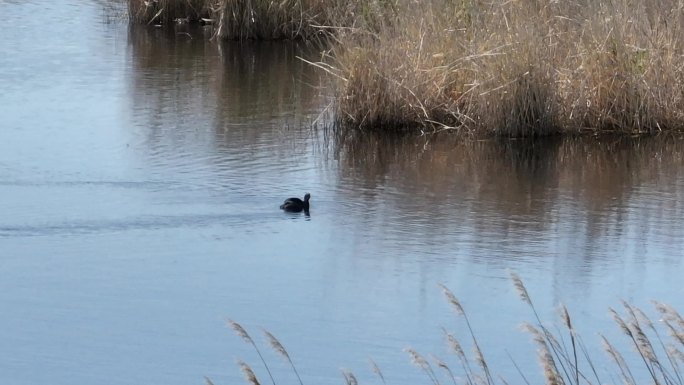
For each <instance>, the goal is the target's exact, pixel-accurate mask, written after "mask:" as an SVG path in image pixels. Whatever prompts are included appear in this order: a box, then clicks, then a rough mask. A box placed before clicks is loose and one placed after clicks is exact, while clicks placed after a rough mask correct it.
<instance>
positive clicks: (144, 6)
mask: <svg viewBox="0 0 684 385" xmlns="http://www.w3.org/2000/svg"><path fill="white" fill-rule="evenodd" d="M220 5H221V4H220V0H128V16H129V19H130V20H131V21H132V22H134V23H136V24H163V25H172V24H173V23H176V22H198V21H200V20H202V19H205V20H210V19H213V18H214V17H215V16H216V15H217V13H218V11H219V9H220Z"/></svg>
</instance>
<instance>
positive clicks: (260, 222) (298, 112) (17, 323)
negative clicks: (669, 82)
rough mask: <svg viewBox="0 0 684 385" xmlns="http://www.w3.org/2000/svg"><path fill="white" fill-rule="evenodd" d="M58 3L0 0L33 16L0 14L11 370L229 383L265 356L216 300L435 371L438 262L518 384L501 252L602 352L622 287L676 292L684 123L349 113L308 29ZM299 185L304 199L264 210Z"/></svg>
mask: <svg viewBox="0 0 684 385" xmlns="http://www.w3.org/2000/svg"><path fill="white" fill-rule="evenodd" d="M67 3H68V5H69V6H68V7H66V6H63V5H61V3H60V5H55V4H56V3H53V2H47V1H44V0H36V1H31V2H10V3H8V2H0V14H2V15H3V16H5V17H6V18H7V19H8V20H21V21H22V22H21V23H17V24H13V25H12V26H11V27H8V28H6V36H4V37H5V38H3V39H0V53H9V54H7V55H4V54H0V89H2V90H3V92H0V115H2V117H3V121H2V123H1V127H0V213H2V214H3V215H2V216H1V217H0V276H1V277H2V279H0V309H2V311H3V317H0V341H2V344H0V380H2V381H4V382H6V383H11V384H14V385H23V384H37V383H49V384H71V383H74V382H80V383H107V384H113V385H118V384H141V383H152V384H157V383H164V384H188V383H197V382H199V381H201V380H202V378H203V376H209V377H211V378H212V379H213V380H214V382H215V383H241V382H242V379H240V374H239V371H238V369H237V368H234V367H233V366H232V365H231V357H233V356H239V357H242V358H243V359H245V360H246V361H248V362H250V363H251V364H254V367H255V370H257V374H258V375H259V376H260V378H261V379H262V380H263V379H264V378H266V376H267V375H266V374H265V373H263V370H262V369H260V367H259V366H258V365H256V364H255V363H258V362H259V361H258V357H255V353H254V351H253V350H251V348H250V347H249V346H245V345H243V344H242V343H241V341H239V340H238V339H236V338H233V337H234V336H232V335H231V333H230V331H229V330H227V329H226V328H225V327H224V322H223V320H224V319H225V318H226V317H231V318H233V319H235V320H237V321H239V322H241V323H243V324H244V325H245V326H246V327H248V328H249V330H250V331H252V332H254V333H255V337H256V333H258V330H259V329H258V328H257V327H258V326H263V327H265V328H267V329H269V330H270V331H272V332H274V333H275V334H276V335H277V336H278V337H279V338H280V339H281V341H282V342H283V343H284V344H285V345H286V346H287V347H288V349H289V352H290V354H291V355H292V356H293V358H294V359H295V363H296V364H297V366H298V369H300V372H301V374H302V375H303V377H304V382H305V383H336V382H339V381H341V377H340V376H339V374H338V373H339V370H338V369H339V367H347V368H350V369H352V370H354V371H355V373H357V374H358V375H359V377H361V378H369V377H371V376H372V374H371V373H368V372H367V371H364V370H365V369H364V368H366V367H367V364H366V359H367V357H369V356H371V357H373V358H374V360H375V361H376V362H378V364H379V365H380V366H381V368H382V369H383V372H384V373H385V376H386V378H387V382H388V383H419V382H425V380H426V378H424V376H423V375H422V374H421V373H420V372H418V371H417V370H415V369H414V368H412V367H411V366H410V365H409V364H408V363H407V361H408V360H407V358H406V357H405V356H404V355H403V353H402V352H401V349H402V348H404V347H406V346H413V347H415V348H417V349H418V350H419V351H420V352H422V353H435V354H437V355H441V356H447V355H448V353H447V352H446V350H445V348H444V343H443V340H442V339H441V336H440V332H439V330H440V329H439V328H440V327H441V326H445V325H447V326H448V327H449V328H450V329H453V330H454V331H455V332H456V333H457V334H459V335H461V336H464V334H463V332H465V330H464V328H463V325H462V324H460V323H459V322H458V320H455V319H454V318H453V317H452V316H451V314H450V313H449V312H448V310H447V306H446V304H445V302H444V301H443V299H442V298H441V297H440V294H439V289H438V288H437V284H438V283H444V284H445V285H447V286H448V287H450V288H451V289H452V290H454V292H455V293H456V295H457V296H458V297H459V298H460V300H461V301H462V303H463V304H464V306H465V307H466V308H467V310H468V311H469V315H470V317H471V320H472V322H473V325H474V326H475V331H476V333H477V335H478V337H479V338H480V340H481V344H482V346H483V348H484V350H485V353H486V354H487V358H488V359H489V360H490V364H491V366H492V367H495V368H494V369H495V371H497V372H499V373H501V374H504V375H506V376H507V378H508V379H510V381H509V383H516V379H517V378H518V377H517V374H516V370H515V368H513V367H511V366H512V365H511V364H510V359H509V358H508V356H507V354H506V353H505V351H504V350H503V349H504V348H505V349H507V350H508V352H509V353H510V354H511V355H512V356H514V358H515V359H516V362H517V363H518V364H519V365H521V366H522V368H523V369H524V370H525V371H526V373H530V375H529V376H530V377H533V376H534V375H535V373H539V372H540V370H539V368H537V367H536V363H535V362H536V358H534V357H536V353H535V352H534V349H533V348H532V347H531V346H530V344H529V343H528V342H527V337H526V336H524V335H521V334H520V333H519V332H517V331H516V329H515V328H516V325H518V324H519V323H520V322H521V321H525V320H527V321H529V320H530V315H529V314H528V312H527V309H526V308H525V307H524V306H520V305H519V303H518V302H517V300H516V298H515V295H514V294H513V293H512V292H511V284H510V283H509V282H508V280H507V279H506V277H507V272H506V269H509V268H510V269H514V270H516V271H518V272H519V273H520V274H521V275H522V276H523V278H525V280H526V283H527V284H528V289H529V291H530V293H531V294H532V296H533V297H534V298H535V302H536V303H537V306H538V309H539V310H540V313H541V316H542V317H544V318H551V317H553V315H554V314H553V309H554V306H556V305H557V303H559V302H564V303H567V304H568V305H569V307H570V310H571V311H572V312H573V316H574V317H575V318H574V323H576V326H577V328H578V330H582V329H583V325H584V329H585V330H586V329H589V330H588V333H586V334H585V342H586V343H587V345H589V348H590V350H591V351H596V352H597V353H596V355H600V353H599V352H600V347H598V346H595V347H592V341H591V340H592V339H593V336H594V335H595V333H597V332H605V333H607V334H610V330H613V329H614V326H613V325H612V324H611V322H610V318H609V317H608V316H607V315H606V309H607V308H608V306H615V305H616V303H617V301H618V300H619V299H627V300H629V301H633V302H634V303H635V304H637V305H642V306H643V305H646V304H647V300H649V299H652V298H656V299H659V300H662V301H664V302H670V303H672V304H673V305H675V306H676V307H679V308H681V307H682V306H684V303H682V298H684V287H683V286H682V284H681V283H680V281H681V276H682V274H684V267H683V264H682V261H681V258H682V248H683V246H684V245H683V244H682V242H683V241H682V222H681V218H682V217H683V214H684V212H683V210H684V209H683V207H682V205H683V203H682V201H683V200H684V199H683V198H684V196H683V194H684V175H682V172H683V171H682V170H683V168H682V166H683V164H682V163H683V162H684V157H683V154H684V140H682V139H679V138H674V137H660V138H651V139H646V138H643V139H639V138H611V137H603V138H580V139H550V140H544V141H534V142H528V141H497V140H484V141H474V140H470V139H465V140H464V139H463V138H455V137H453V136H448V135H445V136H431V137H412V136H403V137H397V136H389V137H388V136H378V135H376V134H371V133H351V132H346V133H344V134H342V133H339V132H335V130H333V129H323V128H321V126H323V125H324V124H322V123H324V121H321V120H317V119H319V115H321V113H322V112H323V111H324V109H325V107H326V106H327V105H328V103H329V100H328V99H327V97H326V90H325V89H324V88H321V85H325V79H322V78H321V74H320V73H319V72H317V71H316V70H315V69H314V68H313V67H311V66H308V65H306V64H305V63H304V62H303V61H301V60H299V59H298V58H297V57H304V58H306V59H307V60H316V59H317V58H318V57H319V52H320V48H316V47H310V46H302V45H297V44H291V43H278V44H276V43H267V44H255V43H242V44H240V43H232V44H217V43H216V42H213V41H211V40H210V36H211V33H212V31H211V30H210V29H204V28H199V29H192V28H189V27H187V26H183V25H181V26H177V27H176V28H175V29H173V30H161V29H155V28H147V27H134V28H128V27H127V26H126V25H125V23H119V24H117V23H107V24H103V23H102V22H101V21H102V18H101V17H100V16H101V11H102V9H101V8H102V4H103V3H102V2H100V3H97V4H99V5H93V3H92V2H85V1H68V2H67ZM77 11H78V12H77ZM79 12H82V13H79ZM56 21H57V22H56ZM313 122H316V124H312V123H313ZM305 192H310V193H311V194H312V200H311V205H312V207H311V215H310V216H306V215H303V214H288V213H283V212H282V211H281V210H279V208H278V206H279V205H280V204H281V203H282V201H283V199H285V198H287V197H290V196H302V195H303V194H304V193H305ZM466 333H467V332H466ZM259 342H260V341H259ZM504 342H505V343H504ZM509 342H510V343H509ZM596 345H598V344H596ZM267 359H272V361H273V365H272V366H271V368H272V370H273V371H274V375H275V376H276V379H277V381H278V382H279V383H280V382H288V381H289V382H295V381H296V378H293V375H292V373H291V371H290V370H288V369H287V367H286V366H278V364H277V363H278V362H280V361H278V358H274V357H267ZM518 382H519V381H518Z"/></svg>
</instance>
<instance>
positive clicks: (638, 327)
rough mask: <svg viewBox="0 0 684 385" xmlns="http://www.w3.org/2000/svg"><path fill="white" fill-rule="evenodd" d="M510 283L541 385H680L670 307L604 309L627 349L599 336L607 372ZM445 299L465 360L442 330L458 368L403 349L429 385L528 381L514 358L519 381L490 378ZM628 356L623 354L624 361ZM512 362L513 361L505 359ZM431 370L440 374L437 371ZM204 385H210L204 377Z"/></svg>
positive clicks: (450, 298)
mask: <svg viewBox="0 0 684 385" xmlns="http://www.w3.org/2000/svg"><path fill="white" fill-rule="evenodd" d="M511 280H512V282H513V285H514V287H515V289H516V291H517V293H518V296H519V297H520V299H521V300H522V301H523V302H524V303H525V304H526V305H527V306H528V307H529V308H530V310H531V313H532V317H533V321H532V322H530V323H526V324H524V330H525V331H526V332H528V333H529V334H530V336H531V337H532V340H533V342H534V344H535V346H536V348H537V352H538V357H537V360H538V361H539V364H540V367H541V369H542V372H543V376H544V383H545V384H547V385H580V384H584V385H600V384H605V383H608V382H612V381H615V379H619V381H620V382H622V383H623V384H631V385H637V384H656V385H681V384H684V371H683V370H682V367H681V365H683V364H684V353H683V352H682V351H683V350H684V317H682V316H681V315H680V314H679V313H678V312H677V311H676V310H675V309H673V308H672V307H670V306H668V305H665V304H662V303H659V302H654V307H655V309H656V311H657V313H658V317H659V322H657V323H656V322H654V321H653V320H652V318H650V317H649V316H647V315H646V314H645V313H644V312H643V311H642V310H641V309H639V308H637V307H635V306H633V305H631V304H629V303H626V302H623V303H622V308H623V313H622V314H620V313H619V312H618V311H616V310H614V309H610V312H611V314H612V315H613V319H614V321H615V323H616V325H617V326H618V327H619V329H620V330H621V332H622V334H623V335H624V336H625V337H626V340H627V343H628V345H630V346H631V348H632V351H631V352H629V353H624V352H622V351H620V350H619V349H618V348H616V347H615V345H614V344H613V343H612V342H610V341H609V340H608V339H607V338H606V337H605V336H603V335H601V336H600V338H601V341H602V343H603V347H604V350H605V352H606V353H607V356H608V358H609V360H610V362H612V364H613V366H612V368H602V369H599V368H598V366H597V365H596V364H595V357H592V355H591V352H590V351H588V349H587V347H586V345H585V344H584V342H583V340H582V338H581V336H580V335H579V334H578V332H577V331H576V329H575V327H574V324H573V321H572V318H571V316H570V312H569V311H568V309H567V308H566V307H564V306H562V307H561V309H560V327H558V325H557V324H554V325H551V326H550V325H547V324H546V323H545V322H543V321H542V319H541V317H540V316H539V314H538V312H537V309H536V307H535V305H534V302H533V300H532V297H531V296H530V294H529V293H528V291H527V288H526V287H525V285H524V283H523V281H522V280H521V279H520V278H519V277H518V276H517V275H516V274H515V273H511ZM442 290H443V293H444V295H445V297H446V299H447V302H448V303H449V304H450V305H451V307H452V308H453V310H454V311H455V313H456V314H457V316H459V317H461V318H462V319H463V320H464V322H465V325H466V330H467V333H468V335H467V336H466V339H467V340H469V341H466V343H467V344H468V345H471V346H472V347H473V355H472V357H471V356H469V355H467V354H466V353H465V351H464V348H463V346H464V345H465V344H464V343H462V342H461V340H459V338H458V337H457V336H455V335H454V334H452V333H450V332H448V331H446V330H444V336H445V339H446V341H447V343H448V345H449V347H450V350H451V352H452V353H453V354H454V356H455V358H456V361H457V364H456V366H453V365H452V364H449V363H447V361H445V360H441V359H439V358H436V357H431V358H430V359H428V358H426V357H425V356H423V355H421V354H420V353H419V352H417V351H416V350H414V349H411V348H408V349H406V350H405V351H406V353H407V354H408V355H409V357H410V359H411V361H412V363H413V364H415V365H416V366H417V367H418V368H419V369H420V370H421V371H422V372H423V373H424V374H425V376H426V377H427V379H428V380H429V381H430V382H431V383H432V384H433V385H441V384H442V383H444V381H445V380H444V378H446V381H447V382H449V383H453V384H459V383H461V384H466V385H494V384H504V385H506V384H509V383H525V384H528V385H529V384H530V383H531V382H530V381H531V380H530V378H531V375H532V374H531V373H524V372H523V371H522V370H521V369H520V367H519V366H518V365H517V363H516V362H515V361H513V363H514V365H515V367H516V368H517V369H518V372H519V373H518V374H519V375H520V379H515V380H511V381H512V382H509V379H504V378H501V377H498V376H496V375H495V372H494V367H495V365H492V363H491V362H489V361H488V360H487V359H486V356H485V352H484V350H483V349H482V348H481V346H480V343H479V341H478V339H477V337H476V333H477V331H476V330H475V327H474V326H473V325H472V324H471V322H470V320H469V318H468V315H467V312H466V310H465V309H464V307H463V306H462V304H461V302H460V301H459V300H458V298H457V297H456V296H455V295H454V294H453V293H452V292H451V291H450V290H449V289H448V288H446V287H444V286H442ZM229 322H230V326H231V327H232V328H233V329H234V330H235V331H236V333H237V334H238V335H239V336H240V337H241V338H242V339H243V340H245V341H246V342H247V343H249V344H250V345H252V346H253V348H254V349H255V350H256V352H257V353H258V355H259V357H260V358H261V362H262V364H263V366H264V367H265V369H266V371H267V373H268V374H269V376H270V380H271V382H272V383H274V384H275V383H276V381H275V380H274V378H273V377H272V376H271V371H270V369H269V367H268V364H267V363H266V361H264V359H263V357H262V355H261V351H260V350H259V348H258V346H257V345H256V343H255V342H254V340H253V339H252V338H251V337H250V336H249V334H247V331H246V330H245V329H244V328H243V327H242V326H240V325H239V324H237V323H235V322H233V321H229ZM264 334H265V336H266V338H267V340H268V342H269V344H270V346H271V347H272V348H273V350H274V351H275V352H276V353H278V354H279V355H280V356H282V357H283V358H285V359H286V360H287V361H288V362H289V364H290V366H291V367H292V370H293V371H294V373H295V374H296V376H297V379H298V381H299V383H300V384H304V383H305V382H306V381H304V380H302V378H301V377H300V376H299V372H298V371H297V369H296V367H295V365H294V363H293V361H292V359H291V357H290V355H289V353H288V352H287V351H286V350H285V347H284V346H283V345H282V344H281V343H280V341H278V340H277V339H276V338H275V337H274V336H273V335H272V334H271V333H269V332H266V331H264ZM627 354H629V355H630V356H629V357H628V358H626V357H627ZM511 359H512V358H511ZM238 365H239V366H240V368H241V370H242V372H243V374H244V375H245V379H246V380H247V382H248V383H250V384H252V385H258V384H261V383H262V382H261V381H260V380H259V379H258V378H257V376H256V374H255V372H254V370H253V369H252V368H251V367H250V366H249V365H248V364H246V363H245V362H243V361H241V360H239V361H238ZM371 370H372V371H373V373H375V374H376V375H377V376H378V378H379V379H380V380H381V381H382V383H383V384H384V383H386V382H385V376H384V375H383V373H382V371H381V370H380V368H379V367H378V366H377V365H376V364H375V363H374V362H372V361H371ZM438 370H441V371H443V372H444V373H442V374H440V373H439V372H438ZM342 374H343V377H344V380H345V383H346V384H347V385H356V384H358V383H359V381H358V379H357V377H356V376H355V375H354V374H353V373H352V372H350V371H346V370H343V372H342ZM207 384H213V383H212V382H211V380H210V379H207Z"/></svg>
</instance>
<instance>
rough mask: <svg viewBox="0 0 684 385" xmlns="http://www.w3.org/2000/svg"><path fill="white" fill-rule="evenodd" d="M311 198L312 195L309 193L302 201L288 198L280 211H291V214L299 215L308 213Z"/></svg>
mask: <svg viewBox="0 0 684 385" xmlns="http://www.w3.org/2000/svg"><path fill="white" fill-rule="evenodd" d="M309 198H311V194H309V193H306V195H304V200H301V199H299V198H287V199H285V202H283V204H282V205H280V209H281V210H285V211H289V212H291V213H298V212H302V211H304V212H308V211H309Z"/></svg>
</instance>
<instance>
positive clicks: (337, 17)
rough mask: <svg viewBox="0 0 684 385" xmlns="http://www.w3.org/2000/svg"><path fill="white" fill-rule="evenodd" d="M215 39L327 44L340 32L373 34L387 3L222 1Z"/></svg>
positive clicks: (385, 0) (363, 0) (376, 0)
mask: <svg viewBox="0 0 684 385" xmlns="http://www.w3.org/2000/svg"><path fill="white" fill-rule="evenodd" d="M221 5H222V6H221V11H220V21H219V29H218V32H217V35H218V36H219V37H220V38H222V39H227V40H246V39H255V40H282V39H289V40H305V41H314V42H319V43H321V42H324V41H325V42H327V41H328V38H330V37H331V36H334V35H336V34H337V33H338V32H339V31H340V30H345V29H347V30H355V31H377V30H378V26H379V23H380V19H379V18H378V15H380V14H382V10H383V9H386V8H388V7H389V8H391V7H392V1H388V0H361V1H351V0H280V1H268V0H241V1H235V0H224V1H223V2H222V4H221Z"/></svg>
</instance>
